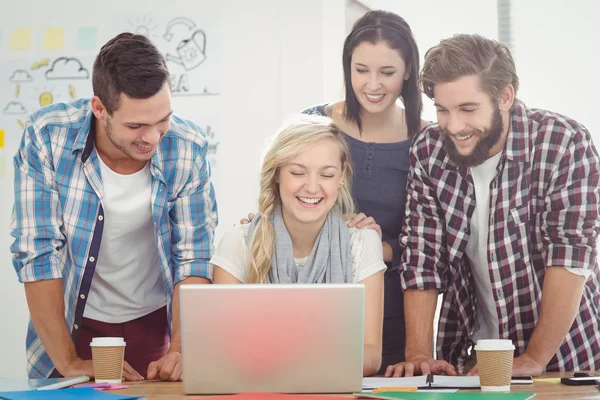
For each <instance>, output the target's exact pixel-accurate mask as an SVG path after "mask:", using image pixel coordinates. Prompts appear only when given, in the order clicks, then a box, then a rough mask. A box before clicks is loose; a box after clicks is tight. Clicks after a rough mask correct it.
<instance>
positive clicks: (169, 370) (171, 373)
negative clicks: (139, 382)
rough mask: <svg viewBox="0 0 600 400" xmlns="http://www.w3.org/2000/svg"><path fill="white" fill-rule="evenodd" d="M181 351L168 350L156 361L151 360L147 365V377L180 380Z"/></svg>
mask: <svg viewBox="0 0 600 400" xmlns="http://www.w3.org/2000/svg"><path fill="white" fill-rule="evenodd" d="M181 376H182V367H181V353H179V352H177V351H170V352H168V353H167V354H165V355H164V356H163V358H161V359H160V360H158V361H153V362H151V363H150V365H148V373H147V374H146V377H147V378H148V379H155V378H160V379H162V380H163V381H178V380H181Z"/></svg>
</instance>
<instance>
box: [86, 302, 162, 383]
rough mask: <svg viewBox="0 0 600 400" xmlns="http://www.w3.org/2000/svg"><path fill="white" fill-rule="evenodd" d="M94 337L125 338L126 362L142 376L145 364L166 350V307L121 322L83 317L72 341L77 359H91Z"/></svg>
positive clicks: (146, 368) (144, 372) (144, 375)
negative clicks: (75, 337) (114, 322)
mask: <svg viewBox="0 0 600 400" xmlns="http://www.w3.org/2000/svg"><path fill="white" fill-rule="evenodd" d="M94 337H122V338H124V339H125V343H126V345H125V361H127V362H128V363H129V365H131V366H132V367H133V369H135V370H136V371H137V372H139V373H140V375H142V376H143V377H144V378H145V377H146V373H147V372H148V364H150V363H151V362H152V361H156V360H159V359H160V358H161V357H162V356H164V355H165V354H167V351H168V350H169V328H168V321H167V307H166V306H165V307H163V308H161V309H158V310H156V311H154V312H151V313H150V314H147V315H144V316H143V317H140V318H137V319H134V320H132V321H128V322H124V323H121V324H110V323H107V322H100V321H96V320H93V319H89V318H83V319H82V322H81V327H80V328H79V336H78V337H77V343H76V344H75V349H76V350H77V355H78V356H79V357H80V358H82V359H84V360H89V359H91V358H92V349H91V348H90V342H91V341H92V338H94Z"/></svg>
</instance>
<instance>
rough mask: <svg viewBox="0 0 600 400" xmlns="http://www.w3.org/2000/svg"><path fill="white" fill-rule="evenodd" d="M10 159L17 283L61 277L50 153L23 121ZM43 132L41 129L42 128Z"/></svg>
mask: <svg viewBox="0 0 600 400" xmlns="http://www.w3.org/2000/svg"><path fill="white" fill-rule="evenodd" d="M26 126H27V127H26V130H25V133H24V135H23V139H22V141H21V145H20V147H19V150H18V152H17V153H16V155H15V156H14V159H13V164H14V171H15V177H14V205H13V211H12V219H11V225H10V233H11V236H13V238H14V241H13V243H12V245H11V247H10V250H11V252H12V254H13V259H12V263H13V267H14V268H15V271H16V272H17V276H18V279H19V281H20V282H35V281H41V280H48V279H57V278H61V277H62V269H63V266H64V261H65V257H66V249H65V244H66V238H65V236H64V234H63V233H62V232H61V227H62V210H61V207H60V198H59V194H58V190H57V187H56V182H55V178H54V177H55V173H54V168H53V166H52V162H51V160H52V158H51V155H50V152H49V150H48V148H47V147H46V145H45V144H44V142H43V141H42V140H41V135H40V133H39V132H36V131H35V130H34V128H33V126H32V124H31V123H30V121H28V122H27V125H26ZM44 129H45V128H44Z"/></svg>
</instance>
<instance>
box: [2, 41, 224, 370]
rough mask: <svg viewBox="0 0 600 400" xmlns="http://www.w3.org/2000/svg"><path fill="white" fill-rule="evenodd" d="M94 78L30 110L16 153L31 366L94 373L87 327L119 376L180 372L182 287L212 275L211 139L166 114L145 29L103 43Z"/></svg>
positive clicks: (163, 74) (19, 264)
mask: <svg viewBox="0 0 600 400" xmlns="http://www.w3.org/2000/svg"><path fill="white" fill-rule="evenodd" d="M92 85H93V90H94V96H93V98H92V99H81V100H77V101H75V102H73V103H63V104H53V105H50V106H47V107H45V108H42V109H41V110H39V111H37V112H35V113H34V114H32V115H31V116H30V117H29V118H28V120H27V123H26V128H25V132H24V133H23V138H22V141H21V145H20V148H19V150H18V152H17V154H16V155H15V157H14V165H15V184H14V189H15V203H14V208H13V219H12V224H11V234H12V236H13V237H14V242H13V244H12V246H11V251H12V253H13V265H14V268H15V270H16V272H17V275H18V278H19V280H20V281H21V282H23V283H24V286H25V294H26V297H27V304H28V306H29V311H30V314H31V322H30V324H29V329H28V332H27V339H26V345H27V361H28V363H27V366H28V373H29V377H30V378H49V377H59V376H61V375H62V376H77V375H88V376H94V369H93V366H92V361H91V352H90V342H91V339H92V338H93V337H107V336H108V337H110V336H117V337H123V338H124V339H125V342H126V348H125V361H126V362H125V365H124V368H123V377H124V378H125V379H127V380H140V379H143V378H144V377H147V378H148V379H154V378H161V379H165V380H178V379H180V378H181V338H180V332H179V327H180V323H179V294H178V293H179V290H178V289H179V286H180V285H181V284H188V283H210V282H209V281H208V279H207V278H208V261H209V260H210V258H211V256H212V252H213V243H212V241H213V234H214V230H215V227H216V225H217V208H216V202H215V194H214V190H213V187H212V184H211V181H210V167H209V165H208V162H207V160H206V155H207V149H208V142H207V140H206V136H205V135H204V133H203V132H202V131H201V130H200V129H199V128H198V127H197V126H196V125H194V124H193V123H191V122H189V121H185V120H183V119H180V118H178V117H176V116H174V115H173V114H172V113H173V111H172V108H171V88H170V82H169V71H168V70H167V65H166V62H165V59H164V58H163V56H162V55H161V54H160V52H159V51H158V49H156V47H154V46H153V45H152V43H151V42H150V41H149V40H148V39H147V38H145V37H144V36H140V35H134V34H131V33H123V34H120V35H118V36H116V37H115V38H113V39H112V40H110V41H109V42H108V43H106V44H105V45H104V46H103V47H102V49H101V50H100V53H99V54H98V56H97V58H96V61H95V63H94V69H93V74H92ZM199 306H202V305H199Z"/></svg>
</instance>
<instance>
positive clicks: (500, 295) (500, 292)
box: [496, 289, 504, 299]
mask: <svg viewBox="0 0 600 400" xmlns="http://www.w3.org/2000/svg"><path fill="white" fill-rule="evenodd" d="M496 294H497V295H498V298H499V299H501V298H503V297H504V294H503V293H502V290H500V289H498V290H496Z"/></svg>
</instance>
